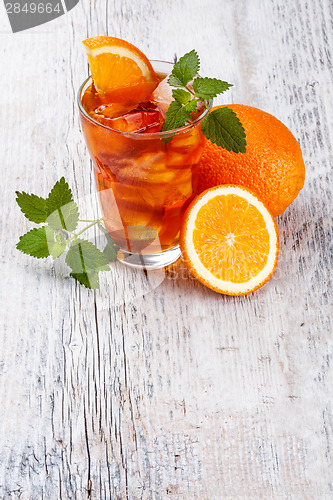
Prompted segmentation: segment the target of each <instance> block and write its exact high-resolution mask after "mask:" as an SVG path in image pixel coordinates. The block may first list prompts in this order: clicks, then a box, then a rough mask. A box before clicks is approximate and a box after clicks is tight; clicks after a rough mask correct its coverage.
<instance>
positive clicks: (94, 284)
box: [70, 271, 99, 290]
mask: <svg viewBox="0 0 333 500" xmlns="http://www.w3.org/2000/svg"><path fill="white" fill-rule="evenodd" d="M70 276H72V278H74V279H76V280H77V281H78V282H79V283H81V285H84V286H85V287H86V288H90V289H93V290H95V289H96V288H99V279H98V272H95V271H91V272H89V273H70Z"/></svg>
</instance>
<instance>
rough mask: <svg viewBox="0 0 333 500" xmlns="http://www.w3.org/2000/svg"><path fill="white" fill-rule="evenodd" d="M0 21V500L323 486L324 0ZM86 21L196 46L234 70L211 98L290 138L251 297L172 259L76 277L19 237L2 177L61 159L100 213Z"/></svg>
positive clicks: (327, 265) (208, 60)
mask: <svg viewBox="0 0 333 500" xmlns="http://www.w3.org/2000/svg"><path fill="white" fill-rule="evenodd" d="M184 20H186V23H185V22H184ZM0 21H1V25H0V38H1V49H0V53H1V66H2V89H3V96H4V98H3V99H2V110H1V124H0V134H1V135H0V140H1V153H2V167H1V176H2V182H1V185H2V195H1V198H0V200H1V201H0V203H1V234H0V238H1V248H2V254H1V261H0V266H1V273H2V274H1V276H2V286H1V288H0V310H1V340H2V341H1V343H0V447H1V450H0V496H1V498H5V499H16V498H20V499H24V500H25V499H50V500H53V499H87V498H89V497H90V498H92V499H112V500H113V499H130V500H135V499H144V500H146V499H166V498H174V499H182V498H184V499H185V498H189V499H197V498H198V499H205V500H206V499H207V500H211V499H214V500H215V499H220V498H221V499H222V498H223V499H242V498H244V499H245V498H246V499H268V498H274V499H282V498H283V499H293V500H294V499H295V500H296V499H297V500H298V499H302V500H303V499H313V500H317V499H329V498H333V465H332V458H333V457H332V447H333V415H332V386H333V371H332V363H333V340H332V338H333V337H332V334H333V331H332V323H331V314H332V260H333V252H332V213H333V206H332V187H333V180H332V163H333V155H332V144H333V141H332V139H333V137H332V125H333V95H332V94H333V92H332V88H333V86H332V40H333V38H332V34H333V7H332V2H331V1H330V0H316V1H311V0H292V1H290V2H285V1H284V0H270V1H266V2H263V1H260V0H248V1H247V0H240V1H237V2H236V1H233V0H226V1H224V2H220V1H218V0H206V1H205V2H202V1H200V0H193V1H189V0H177V1H176V0H160V1H153V0H151V1H150V0H98V1H97V0H96V1H93V0H81V2H80V4H79V5H78V6H77V7H76V8H75V9H73V10H72V11H71V12H70V13H69V14H68V15H66V16H63V17H61V18H59V19H57V20H55V21H53V22H52V23H49V24H47V25H44V26H42V27H39V28H35V29H33V30H29V31H26V32H22V33H18V34H15V35H13V34H12V33H10V30H9V23H8V20H7V18H6V14H5V11H4V8H3V7H1V18H0ZM97 34H109V35H114V36H118V37H121V38H125V39H127V40H129V41H130V42H132V43H134V44H135V45H137V46H139V47H140V48H141V49H142V50H143V51H144V52H145V53H146V54H147V55H148V56H149V57H150V58H152V59H154V58H160V59H166V60H172V59H173V58H174V55H175V54H177V55H178V56H179V55H182V54H183V53H185V52H186V51H187V50H190V49H192V48H193V47H195V48H196V49H197V51H198V53H199V54H200V56H201V60H202V74H207V75H211V76H217V77H221V78H223V79H226V80H227V81H231V82H233V83H234V86H233V87H232V90H231V91H230V92H229V93H228V97H225V98H224V100H223V101H222V100H221V101H220V102H227V100H229V102H238V103H244V104H248V105H252V106H256V107H259V108H261V109H264V110H266V111H268V112H270V113H272V114H274V115H275V116H277V117H278V118H279V119H281V120H282V121H283V122H284V123H285V124H286V125H287V126H288V127H289V128H290V129H291V130H292V132H293V133H294V134H295V136H296V138H297V139H298V140H299V142H300V144H301V147H302V150H303V154H304V159H305V163H306V184H305V187H304V189H303V190H302V192H301V194H300V196H299V197H298V198H297V200H296V201H295V202H294V203H293V204H292V206H290V207H289V208H288V209H287V211H286V212H285V213H284V214H282V215H281V216H280V217H278V219H277V223H278V227H279V231H280V238H281V242H280V258H279V263H278V268H277V271H276V273H275V275H274V276H273V278H272V280H271V281H270V282H269V283H268V284H267V285H266V286H264V287H263V288H262V289H260V290H259V291H257V292H255V293H254V294H253V295H251V296H247V297H241V298H234V297H227V296H220V295H218V294H215V293H214V292H211V291H210V290H208V289H205V288H204V287H203V286H202V285H201V284H199V283H198V282H196V281H195V280H193V279H192V278H191V277H190V276H189V275H188V273H187V272H186V270H185V268H184V267H183V265H182V264H180V263H177V264H175V265H174V266H173V267H172V268H171V269H169V270H168V271H167V272H166V274H165V275H164V272H163V271H160V272H157V273H148V277H147V276H146V275H145V274H144V273H140V272H134V271H131V270H129V269H126V268H124V267H122V266H121V265H120V264H117V265H115V266H114V267H113V269H112V272H111V274H109V275H107V276H105V277H104V278H103V279H102V283H101V290H100V291H88V290H86V289H84V288H83V287H79V286H77V285H76V284H75V283H74V282H72V281H71V280H68V279H66V278H65V277H64V274H66V273H67V271H66V266H65V264H64V263H60V264H57V265H56V266H53V265H52V263H51V262H49V261H48V260H46V261H41V262H40V261H37V260H34V259H31V258H29V257H25V256H23V255H21V254H18V252H17V251H16V250H15V244H16V242H17V240H18V237H19V235H20V234H22V233H23V232H24V231H25V229H26V228H27V227H30V226H29V225H26V222H25V220H24V218H23V216H22V214H21V213H20V211H19V210H18V208H17V206H16V203H15V194H14V192H15V190H17V189H18V190H27V191H31V192H35V193H39V194H41V195H46V194H47V192H48V190H49V188H50V187H51V186H52V185H53V184H54V182H55V181H56V180H57V179H59V178H60V177H61V176H62V175H65V177H66V179H68V181H69V182H70V184H71V186H72V187H73V191H74V193H75V196H76V197H79V198H81V200H80V205H81V206H83V208H84V209H85V210H86V211H87V213H89V214H90V215H91V216H93V214H95V213H97V210H98V208H97V203H96V199H95V196H94V191H95V187H94V183H93V177H92V171H91V166H90V161H89V157H88V153H87V150H86V148H85V144H84V140H83V136H82V133H81V131H80V127H79V121H78V112H77V109H76V103H75V96H76V91H77V89H78V87H79V84H80V83H81V82H82V81H83V79H84V78H85V77H86V75H87V71H88V68H87V64H86V60H85V56H84V54H83V51H82V49H81V40H83V39H84V38H86V37H87V36H93V35H97ZM4 89H5V90H4ZM226 99H227V100H226ZM92 212H93V214H92Z"/></svg>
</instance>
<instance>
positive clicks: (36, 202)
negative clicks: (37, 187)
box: [16, 191, 48, 224]
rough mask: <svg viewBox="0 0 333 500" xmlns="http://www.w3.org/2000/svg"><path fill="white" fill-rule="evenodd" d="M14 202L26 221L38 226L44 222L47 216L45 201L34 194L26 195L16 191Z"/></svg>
mask: <svg viewBox="0 0 333 500" xmlns="http://www.w3.org/2000/svg"><path fill="white" fill-rule="evenodd" d="M16 201H17V203H18V205H19V207H20V209H21V211H22V212H23V213H24V215H25V216H26V218H27V219H29V220H30V221H31V222H36V224H40V223H41V222H45V221H46V219H47V216H48V213H47V211H46V200H45V199H44V198H40V197H39V196H36V195H35V194H28V193H25V192H24V191H23V192H22V193H20V192H19V191H16Z"/></svg>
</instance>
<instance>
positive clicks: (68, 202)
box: [46, 177, 79, 231]
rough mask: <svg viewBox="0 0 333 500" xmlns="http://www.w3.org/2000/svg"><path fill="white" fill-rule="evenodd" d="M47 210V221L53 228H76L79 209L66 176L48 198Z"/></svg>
mask: <svg viewBox="0 0 333 500" xmlns="http://www.w3.org/2000/svg"><path fill="white" fill-rule="evenodd" d="M46 210H47V213H48V218H47V222H48V224H49V225H50V226H51V227H53V229H65V230H66V231H74V230H75V229H76V227H77V223H78V219H79V211H78V207H77V205H76V203H75V202H74V201H73V196H72V191H71V190H70V188H69V186H68V184H67V182H66V181H65V178H64V177H62V178H61V179H60V180H59V181H58V182H56V183H55V185H54V186H53V188H52V190H51V192H50V194H49V196H48V198H47V200H46Z"/></svg>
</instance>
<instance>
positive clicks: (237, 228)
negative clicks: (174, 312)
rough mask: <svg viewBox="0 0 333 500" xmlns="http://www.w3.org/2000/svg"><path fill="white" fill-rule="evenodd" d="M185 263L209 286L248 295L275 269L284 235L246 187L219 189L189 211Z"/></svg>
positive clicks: (185, 226)
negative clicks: (280, 233) (280, 238)
mask: <svg viewBox="0 0 333 500" xmlns="http://www.w3.org/2000/svg"><path fill="white" fill-rule="evenodd" d="M180 248H181V251H182V256H183V259H184V261H185V264H186V265H187V266H188V268H189V270H190V271H191V273H192V274H193V275H194V276H195V277H196V278H198V280H199V281H201V282H202V283H203V284H204V285H206V286H208V287H209V288H211V289H213V290H215V291H216V292H219V293H224V294H227V295H246V294H248V293H251V292H253V291H254V290H256V289H257V288H259V287H261V286H262V285H264V284H265V283H266V282H267V281H268V280H269V279H270V277H271V276H272V274H273V273H274V271H275V268H276V264H277V259H278V252H279V237H278V230H277V226H276V224H275V221H274V219H273V216H272V215H271V213H270V212H269V211H268V209H267V208H266V207H265V205H264V204H263V203H262V201H260V200H259V198H257V196H256V195H255V194H254V193H253V192H252V191H250V190H249V189H247V188H244V187H240V186H235V185H223V186H216V187H213V188H211V189H207V190H206V191H204V192H203V193H202V194H201V195H200V196H198V197H197V198H196V199H195V200H194V201H193V202H192V203H191V205H190V206H189V207H188V209H187V211H186V212H185V215H184V219H183V222H182V227H181V231H180Z"/></svg>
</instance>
